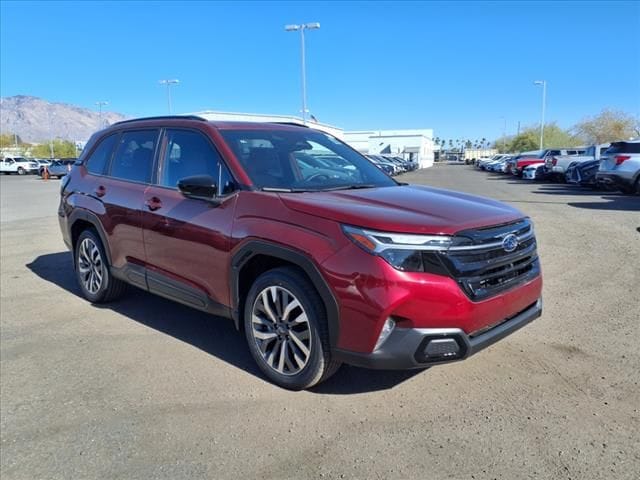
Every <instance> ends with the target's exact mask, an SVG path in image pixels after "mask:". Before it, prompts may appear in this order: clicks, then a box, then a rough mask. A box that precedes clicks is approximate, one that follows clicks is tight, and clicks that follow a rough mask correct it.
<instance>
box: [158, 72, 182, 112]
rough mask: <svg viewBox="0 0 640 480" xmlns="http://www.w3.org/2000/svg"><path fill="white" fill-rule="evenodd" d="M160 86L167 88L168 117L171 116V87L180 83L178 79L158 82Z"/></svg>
mask: <svg viewBox="0 0 640 480" xmlns="http://www.w3.org/2000/svg"><path fill="white" fill-rule="evenodd" d="M159 83H160V85H166V86H167V106H168V107H169V115H171V85H177V84H179V83H180V80H178V79H175V78H174V79H171V80H160V82H159Z"/></svg>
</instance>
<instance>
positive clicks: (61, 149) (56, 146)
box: [31, 140, 76, 158]
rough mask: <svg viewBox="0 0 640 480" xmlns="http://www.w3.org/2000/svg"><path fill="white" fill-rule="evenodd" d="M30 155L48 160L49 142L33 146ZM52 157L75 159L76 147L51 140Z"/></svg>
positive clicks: (65, 141)
mask: <svg viewBox="0 0 640 480" xmlns="http://www.w3.org/2000/svg"><path fill="white" fill-rule="evenodd" d="M31 153H32V154H33V156H34V157H39V158H50V157H51V142H50V141H48V142H46V143H41V144H39V145H35V146H34V147H33V148H32V149H31ZM53 156H54V157H55V158H65V157H67V158H68V157H75V156H76V145H75V144H74V143H72V142H69V141H67V140H53Z"/></svg>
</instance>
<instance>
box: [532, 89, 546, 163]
mask: <svg viewBox="0 0 640 480" xmlns="http://www.w3.org/2000/svg"><path fill="white" fill-rule="evenodd" d="M533 84H534V85H542V120H541V121H540V150H542V148H543V145H544V110H545V108H546V106H547V81H546V80H536V81H534V82H533Z"/></svg>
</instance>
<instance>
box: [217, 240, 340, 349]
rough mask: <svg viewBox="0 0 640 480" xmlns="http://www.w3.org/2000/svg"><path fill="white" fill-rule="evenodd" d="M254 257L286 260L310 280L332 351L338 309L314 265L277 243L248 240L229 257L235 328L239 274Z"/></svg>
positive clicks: (337, 335) (335, 343) (325, 282)
mask: <svg viewBox="0 0 640 480" xmlns="http://www.w3.org/2000/svg"><path fill="white" fill-rule="evenodd" d="M256 255H266V256H269V257H275V258H278V259H281V260H285V261H287V262H289V263H292V264H294V265H296V266H298V267H300V268H301V269H302V270H303V271H304V272H305V273H306V274H307V277H309V280H311V283H312V284H313V286H314V287H315V288H316V290H317V291H318V293H319V294H320V298H321V299H322V302H323V303H324V307H325V311H326V312H327V327H328V329H329V343H330V345H331V348H335V347H336V346H337V344H338V337H339V333H340V322H339V318H340V317H339V309H338V302H337V301H336V298H335V296H334V295H333V292H332V291H331V288H330V287H329V285H328V283H327V281H326V280H325V279H324V277H323V276H322V274H321V273H320V270H319V269H318V267H317V266H316V264H315V263H314V262H313V260H311V258H309V256H307V255H305V254H304V253H303V252H301V251H299V250H294V249H292V248H289V247H285V246H283V245H279V244H277V243H273V242H269V241H266V240H250V241H248V242H246V243H245V244H243V245H242V246H241V247H240V248H239V249H238V251H237V252H235V253H234V254H233V257H232V258H231V269H230V272H229V275H230V278H229V285H230V288H231V291H230V293H231V311H232V317H233V321H234V323H235V325H236V328H239V327H240V323H241V322H242V319H241V318H240V304H239V302H240V291H239V290H240V272H241V271H242V268H243V267H244V266H245V265H246V263H247V262H248V261H249V260H251V259H252V258H253V257H255V256H256Z"/></svg>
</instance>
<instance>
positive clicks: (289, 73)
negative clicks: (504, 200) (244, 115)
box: [0, 1, 640, 139]
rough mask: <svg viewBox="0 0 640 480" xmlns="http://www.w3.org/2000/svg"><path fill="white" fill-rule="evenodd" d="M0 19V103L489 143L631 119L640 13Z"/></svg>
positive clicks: (305, 6) (204, 11) (384, 7)
mask: <svg viewBox="0 0 640 480" xmlns="http://www.w3.org/2000/svg"><path fill="white" fill-rule="evenodd" d="M0 13H1V15H0V27H1V33H0V35H1V42H0V62H1V65H0V66H1V69H0V94H1V95H2V96H11V95H18V94H24V95H34V96H38V97H43V98H45V99H47V100H50V101H59V102H66V103H72V104H77V105H80V106H84V107H89V108H95V106H94V103H95V102H96V101H97V100H107V101H109V103H110V104H109V107H108V109H109V110H114V111H119V112H122V113H125V114H127V115H134V116H138V115H155V114H164V113H166V97H165V91H164V89H163V87H161V86H160V85H159V84H158V80H159V79H162V78H178V79H180V82H181V83H180V85H179V86H177V87H175V89H174V90H173V100H174V112H191V111H197V110H204V109H214V110H222V111H239V112H256V113H280V114H298V112H299V111H300V108H301V107H300V60H299V55H300V51H299V48H300V41H299V35H298V34H297V33H287V32H285V31H284V28H283V26H284V25H285V24H287V23H301V22H320V23H321V29H320V30H317V31H311V32H308V34H307V37H306V38H307V78H308V82H307V85H308V105H309V109H310V111H311V113H313V114H314V115H315V116H316V117H317V118H318V119H319V120H320V121H322V122H326V123H331V124H334V125H337V126H340V127H343V128H346V129H387V128H433V129H434V130H435V134H436V135H439V136H441V137H445V138H462V137H467V138H473V139H475V138H480V137H483V136H484V137H487V138H495V137H496V136H499V135H500V134H501V133H502V129H503V120H502V118H501V117H504V118H506V121H507V131H508V132H509V133H512V132H514V131H515V130H516V128H517V122H518V121H520V122H521V123H522V125H523V126H524V125H531V124H535V123H536V122H538V121H539V117H540V103H541V89H540V88H539V87H535V86H534V85H533V81H534V80H537V79H545V80H547V82H548V97H547V98H548V103H547V119H548V120H549V121H557V122H558V124H560V125H561V126H564V127H568V126H571V125H572V124H574V123H575V122H577V121H578V120H580V119H581V118H583V117H585V116H588V115H594V114H596V113H598V112H599V111H600V110H601V109H602V108H604V107H612V108H616V109H621V110H624V111H627V112H629V113H632V114H635V115H638V114H639V113H640V37H639V36H638V35H639V34H638V32H639V31H640V3H639V2H613V1H609V2H579V1H575V2H566V3H557V2H554V3H551V2H513V3H511V2H455V3H440V2H425V3H420V2H406V3H403V2H397V1H396V2H359V3H341V2H256V3H240V2H236V3H209V2H171V1H165V2H99V3H94V2H55V1H51V2H42V3H38V2H10V1H2V3H1V12H0Z"/></svg>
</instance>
